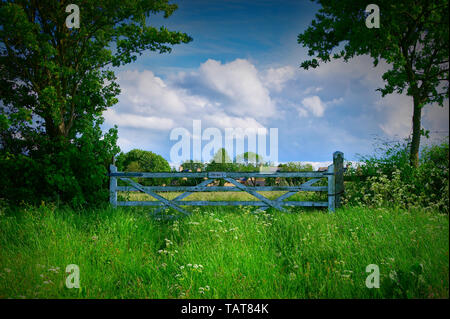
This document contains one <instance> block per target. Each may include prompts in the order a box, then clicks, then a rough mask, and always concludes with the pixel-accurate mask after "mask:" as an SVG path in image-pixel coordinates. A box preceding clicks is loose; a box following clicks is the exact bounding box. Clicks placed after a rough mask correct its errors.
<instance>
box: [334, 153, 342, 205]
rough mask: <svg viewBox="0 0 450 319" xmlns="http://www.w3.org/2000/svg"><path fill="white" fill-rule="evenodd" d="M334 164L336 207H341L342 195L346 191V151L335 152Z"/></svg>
mask: <svg viewBox="0 0 450 319" xmlns="http://www.w3.org/2000/svg"><path fill="white" fill-rule="evenodd" d="M333 166H334V183H335V186H334V192H335V199H334V201H335V207H336V208H339V207H341V197H342V195H343V193H344V153H342V152H334V153H333Z"/></svg>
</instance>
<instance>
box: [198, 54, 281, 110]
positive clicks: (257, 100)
mask: <svg viewBox="0 0 450 319" xmlns="http://www.w3.org/2000/svg"><path fill="white" fill-rule="evenodd" d="M198 74H199V76H200V77H201V79H202V80H203V83H205V84H206V85H207V86H208V87H209V88H210V89H212V90H214V91H216V92H219V93H221V94H223V95H224V96H225V97H226V98H227V102H228V106H227V111H230V112H231V113H233V114H234V115H238V116H252V117H258V118H264V117H270V116H273V115H274V114H275V112H276V108H275V104H274V102H273V101H272V99H271V98H270V94H269V90H268V89H267V88H266V87H265V86H264V85H263V83H262V81H261V79H260V77H259V74H258V70H257V69H256V67H255V66H254V65H253V64H251V63H250V62H249V61H247V60H243V59H236V60H234V61H232V62H229V63H225V64H222V63H221V62H219V61H216V60H211V59H210V60H208V61H206V62H205V63H203V64H202V65H201V66H200V69H199V73H198Z"/></svg>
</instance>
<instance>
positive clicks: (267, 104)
mask: <svg viewBox="0 0 450 319" xmlns="http://www.w3.org/2000/svg"><path fill="white" fill-rule="evenodd" d="M174 2H175V3H177V4H178V6H179V8H178V10H176V11H175V12H174V14H173V15H172V16H171V17H169V18H168V19H163V18H162V16H161V15H158V16H151V17H150V18H149V23H150V24H152V25H154V26H160V25H164V26H166V27H167V28H168V29H170V30H177V31H183V32H186V33H188V34H189V35H190V36H192V37H193V39H194V40H193V41H192V42H191V43H189V44H183V45H177V46H174V47H173V51H172V53H170V54H162V55H161V54H157V53H153V52H145V53H144V54H143V55H142V56H141V57H139V58H138V60H137V61H136V62H135V63H133V64H130V65H127V66H124V67H121V68H118V69H116V75H117V76H118V82H119V84H120V85H121V89H122V93H121V95H120V96H119V103H118V104H117V105H115V106H114V107H112V108H111V109H110V110H108V111H107V112H106V113H105V114H104V115H105V119H106V121H105V125H104V128H105V129H107V128H109V127H111V126H112V125H114V124H117V125H118V126H119V146H120V147H121V149H122V150H123V151H129V150H131V149H133V148H140V149H145V150H150V151H153V152H155V153H157V154H160V155H162V156H163V157H164V158H166V159H167V160H168V161H169V162H171V160H170V156H169V154H170V149H171V148H172V147H173V146H174V144H175V143H176V141H171V140H170V138H169V136H170V132H171V130H173V129H174V128H177V127H182V128H186V129H187V130H188V131H189V132H192V124H193V123H192V121H193V120H201V123H202V128H207V127H216V128H218V129H219V130H221V132H222V134H224V132H225V128H228V127H231V128H236V127H240V128H255V129H256V128H267V129H269V128H278V160H279V162H286V161H312V162H326V161H329V160H330V159H331V157H332V153H333V152H334V151H336V150H340V151H342V152H344V154H345V157H346V159H347V160H356V159H357V158H358V156H357V154H369V153H371V152H372V151H373V142H374V138H375V137H380V138H385V139H397V140H399V139H402V138H404V137H407V136H408V135H409V134H410V131H411V116H412V104H411V103H412V101H411V98H409V97H407V96H404V95H398V94H392V95H389V96H386V97H385V98H381V94H380V93H379V92H377V91H375V90H376V88H378V87H380V86H382V85H383V81H382V79H381V75H382V74H383V73H384V72H385V71H386V70H388V69H389V65H387V64H385V63H380V65H379V66H378V67H377V68H373V66H372V63H371V60H370V58H369V57H367V56H362V57H358V58H355V59H353V60H352V61H350V62H349V63H344V62H342V61H333V62H331V63H327V64H324V65H322V66H320V67H319V68H317V69H315V70H308V71H306V70H303V69H300V68H299V65H300V63H301V62H302V61H303V60H304V59H306V58H307V49H306V48H303V47H302V46H300V45H299V44H297V35H298V34H299V33H301V32H302V31H304V30H305V29H306V28H307V26H308V25H309V24H310V23H311V21H312V19H313V18H314V15H315V13H316V12H317V10H318V9H319V6H318V5H316V4H315V3H312V2H310V1H302V0H301V1H266V0H262V1H247V2H243V1H224V0H222V1H212V0H209V1H197V0H189V1H188V0H185V1H174ZM368 32H369V31H368ZM422 120H423V126H424V127H425V128H426V129H429V130H431V131H432V132H435V133H432V138H431V140H429V141H426V140H423V143H424V144H426V143H430V142H434V141H436V140H439V139H440V138H442V137H445V136H447V135H448V128H449V120H448V101H446V106H445V107H444V108H441V107H439V106H436V105H431V106H427V107H426V108H425V110H424V114H423V119H422ZM207 142H208V141H204V142H203V145H204V144H206V143H207ZM203 160H208V159H203Z"/></svg>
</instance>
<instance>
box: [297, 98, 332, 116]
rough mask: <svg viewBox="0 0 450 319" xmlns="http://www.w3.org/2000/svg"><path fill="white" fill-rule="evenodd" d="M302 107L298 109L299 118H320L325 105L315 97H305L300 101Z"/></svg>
mask: <svg viewBox="0 0 450 319" xmlns="http://www.w3.org/2000/svg"><path fill="white" fill-rule="evenodd" d="M302 106H303V107H299V110H298V112H299V116H300V117H302V116H306V115H307V114H312V115H313V116H315V117H322V116H323V113H324V112H325V104H324V103H323V102H322V100H321V99H320V97H318V96H317V95H314V96H310V97H306V98H304V99H303V100H302Z"/></svg>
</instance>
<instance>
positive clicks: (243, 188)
mask: <svg viewBox="0 0 450 319" xmlns="http://www.w3.org/2000/svg"><path fill="white" fill-rule="evenodd" d="M224 179H225V180H226V181H227V182H230V183H232V184H233V185H234V186H236V187H237V188H239V189H240V190H242V191H244V192H247V193H249V194H250V195H253V196H254V197H256V198H258V199H259V200H261V201H262V202H264V203H266V204H267V205H269V206H271V207H273V208H276V209H278V210H281V211H283V212H286V209H284V208H283V207H282V206H281V205H282V204H281V203H280V202H278V203H277V201H272V200H270V199H268V198H266V197H264V196H262V195H261V194H259V193H257V192H256V191H254V190H251V189H250V188H248V187H246V186H244V185H242V184H241V183H238V182H236V181H235V180H234V179H232V178H229V177H226V178H224Z"/></svg>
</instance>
